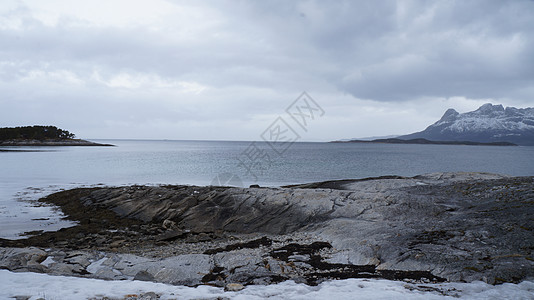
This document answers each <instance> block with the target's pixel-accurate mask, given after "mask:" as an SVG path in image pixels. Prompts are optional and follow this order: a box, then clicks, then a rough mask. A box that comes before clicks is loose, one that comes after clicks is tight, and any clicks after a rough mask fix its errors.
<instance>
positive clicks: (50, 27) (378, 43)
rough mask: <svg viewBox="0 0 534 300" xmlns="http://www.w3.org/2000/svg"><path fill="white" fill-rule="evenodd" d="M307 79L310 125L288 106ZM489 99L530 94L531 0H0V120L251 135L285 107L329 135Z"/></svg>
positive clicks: (184, 136) (310, 130)
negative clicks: (312, 105)
mask: <svg viewBox="0 0 534 300" xmlns="http://www.w3.org/2000/svg"><path fill="white" fill-rule="evenodd" d="M304 91H305V92H307V95H309V96H310V97H311V98H312V99H313V100H314V101H315V104H316V105H317V106H318V107H320V109H321V111H322V112H324V113H322V114H318V113H317V114H315V115H314V117H313V119H309V122H308V124H307V125H306V128H303V127H302V126H300V127H299V126H298V125H297V124H296V123H295V120H294V119H292V118H291V117H290V116H289V115H288V113H287V111H286V110H287V109H288V108H289V107H293V108H294V107H295V106H291V105H292V104H293V103H294V101H295V100H297V99H298V97H299V96H300V95H301V94H302V93H303V92H304ZM484 103H493V104H502V105H504V106H514V107H533V106H534V1H531V0H514V1H506V0H485V1H476V0H463V1H453V0H451V1H416V0H414V1H388V0H383V1H312V0H310V1H287V0H269V1H252V0H251V1H245V0H234V1H225V0H219V1H174V0H168V1H166V0H150V1H148V0H147V1H132V0H92V1H72V0H69V1H67V0H65V1H60V0H47V1H39V0H33V1H30V0H20V1H12V0H2V1H1V3H0V127H7V126H24V125H55V126H58V127H60V128H63V129H66V130H69V131H71V132H74V133H76V135H77V136H78V137H80V138H87V139H97V138H132V139H179V140H261V138H262V137H261V135H262V133H264V132H265V130H266V129H267V128H269V127H270V126H271V125H272V124H273V122H275V121H276V120H277V119H278V118H282V119H284V120H286V121H287V124H288V125H289V126H290V127H292V128H293V129H294V130H295V131H298V134H299V135H300V136H301V138H302V140H306V141H329V140H337V139H345V138H357V137H368V136H386V135H394V134H407V133H412V132H415V131H420V130H423V129H424V128H426V127H427V126H428V125H430V124H432V123H434V122H435V121H437V120H438V119H439V118H440V117H441V116H442V115H443V113H444V112H445V110H446V109H448V108H454V109H456V110H457V111H459V112H467V111H472V110H475V109H477V108H478V107H479V106H481V105H482V104H484ZM317 111H319V110H316V112H317ZM304 129H305V130H304Z"/></svg>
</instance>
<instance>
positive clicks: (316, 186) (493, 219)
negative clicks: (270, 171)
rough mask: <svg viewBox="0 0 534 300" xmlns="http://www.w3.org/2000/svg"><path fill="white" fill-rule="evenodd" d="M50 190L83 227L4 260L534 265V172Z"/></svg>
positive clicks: (264, 265) (17, 247)
mask: <svg viewBox="0 0 534 300" xmlns="http://www.w3.org/2000/svg"><path fill="white" fill-rule="evenodd" d="M40 201H42V202H45V203H51V204H54V205H57V206H58V207H59V208H60V209H61V210H62V211H63V212H64V213H65V214H66V215H67V216H68V218H69V219H71V220H75V221H77V222H78V225H77V226H74V227H71V228H64V229H61V230H59V231H57V232H44V233H41V234H39V235H36V236H33V237H29V238H27V239H23V240H0V246H1V248H0V268H2V269H8V270H12V271H32V272H45V273H50V274H56V275H72V276H82V277H91V278H102V279H110V280H120V279H136V280H145V281H156V282H164V283H171V284H177V285H178V284H179V285H191V286H194V285H199V284H209V285H215V286H220V287H233V288H238V287H240V285H247V284H270V283H275V282H280V281H283V280H287V279H293V280H295V281H297V282H304V283H307V284H311V285H315V284H318V283H320V282H321V281H324V280H327V279H343V278H386V279H397V280H410V281H419V282H429V281H445V280H449V281H473V280H483V281H486V282H489V283H493V284H495V283H502V282H518V281H521V280H523V279H526V278H529V277H534V232H533V230H534V217H532V216H533V213H534V177H506V176H500V175H494V174H484V173H435V174H427V175H421V176H416V177H410V178H406V177H399V176H388V177H379V178H372V179H363V180H341V181H330V182H322V183H312V184H305V185H296V186H288V187H282V188H255V187H251V188H245V189H243V188H227V187H211V186H210V187H196V186H129V187H99V188H80V189H74V190H69V191H63V192H59V193H55V194H52V195H50V196H48V197H46V198H43V199H41V200H40Z"/></svg>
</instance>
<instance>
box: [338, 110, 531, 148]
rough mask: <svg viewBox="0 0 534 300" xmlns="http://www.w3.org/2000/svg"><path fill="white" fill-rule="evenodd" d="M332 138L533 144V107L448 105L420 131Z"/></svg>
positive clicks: (358, 140)
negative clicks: (461, 110)
mask: <svg viewBox="0 0 534 300" xmlns="http://www.w3.org/2000/svg"><path fill="white" fill-rule="evenodd" d="M335 142H370V143H388V144H440V145H441V144H453V145H454V144H456V145H458V144H461V145H494V146H511V145H522V146H534V108H532V107H530V108H515V107H507V108H504V107H503V106H502V105H492V104H491V103H487V104H484V105H482V106H481V107H479V108H478V109H477V110H475V111H471V112H466V113H463V114H461V113H459V112H457V111H456V110H454V109H452V108H451V109H448V110H447V111H446V112H445V114H444V115H443V117H441V119H440V120H439V121H437V122H436V123H434V124H432V125H430V126H428V127H427V128H426V129H425V130H423V131H420V132H416V133H412V134H406V135H401V136H384V137H375V138H359V139H348V140H339V141H335Z"/></svg>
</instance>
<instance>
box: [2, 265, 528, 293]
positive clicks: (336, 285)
mask: <svg viewBox="0 0 534 300" xmlns="http://www.w3.org/2000/svg"><path fill="white" fill-rule="evenodd" d="M148 292H154V293H156V294H157V295H159V296H160V299H195V298H204V299H205V298H217V297H226V298H229V299H302V300H311V299H329V298H330V299H336V300H342V299H458V298H457V297H459V299H534V281H524V282H522V283H519V284H510V283H507V284H502V285H497V286H492V285H488V284H485V283H483V282H473V283H443V284H412V283H406V282H402V281H391V280H382V279H346V280H332V281H327V282H324V283H322V284H320V285H319V286H315V287H313V286H307V285H305V284H298V283H295V282H293V281H285V282H282V283H279V284H275V285H268V286H259V285H256V286H247V287H246V288H245V289H244V290H241V291H239V292H225V291H224V290H223V289H222V288H217V287H211V286H199V287H185V286H173V285H167V284H161V283H153V282H145V281H131V280H128V281H104V280H97V279H86V278H78V277H64V276H51V275H46V274H37V273H13V272H10V271H7V270H0V299H10V298H13V297H15V296H30V299H32V300H35V299H39V298H44V299H46V300H48V299H57V300H61V299H90V298H93V299H102V298H104V297H107V298H108V299H110V298H111V299H113V298H116V299H124V297H125V296H126V295H141V294H144V293H148Z"/></svg>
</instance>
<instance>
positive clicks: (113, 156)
mask: <svg viewBox="0 0 534 300" xmlns="http://www.w3.org/2000/svg"><path fill="white" fill-rule="evenodd" d="M96 141H97V142H104V143H111V144H115V145H117V147H24V148H8V147H3V148H2V149H18V150H39V152H0V237H4V238H15V237H16V236H17V235H18V234H20V233H21V232H26V231H30V230H40V229H44V230H54V229H57V228H58V227H62V226H66V225H68V223H67V222H65V221H61V220H60V218H61V216H60V215H59V214H58V213H56V212H54V211H53V209H52V208H50V207H35V206H34V205H32V203H31V202H29V201H31V200H34V199H37V198H39V197H41V196H43V195H46V194H48V193H51V192H53V191H57V190H59V189H62V188H72V187H77V186H88V185H89V186H90V185H96V184H105V185H123V184H134V183H138V184H158V183H165V184H196V185H208V184H211V183H213V182H214V179H216V178H219V179H220V180H221V181H223V182H224V181H226V179H228V178H229V176H230V175H229V174H232V175H233V176H234V177H233V179H236V178H239V179H240V180H241V181H242V182H243V184H244V185H245V186H247V185H249V184H255V183H257V184H260V185H267V186H278V185H284V184H293V183H305V182H314V181H324V180H332V179H346V178H363V177H371V176H381V175H403V176H413V175H418V174H424V173H430V172H444V171H474V172H493V173H501V174H509V175H518V176H522V175H534V147H488V146H452V145H388V144H337V143H295V144H293V145H291V147H289V148H288V149H287V151H285V152H284V153H283V154H282V155H280V154H278V153H276V152H275V151H274V150H272V149H271V148H270V146H269V145H268V144H266V143H261V142H256V143H254V144H251V143H250V142H220V141H139V140H101V141H98V140H96ZM221 174H224V175H221ZM218 176H219V177H218ZM232 182H235V181H232Z"/></svg>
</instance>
